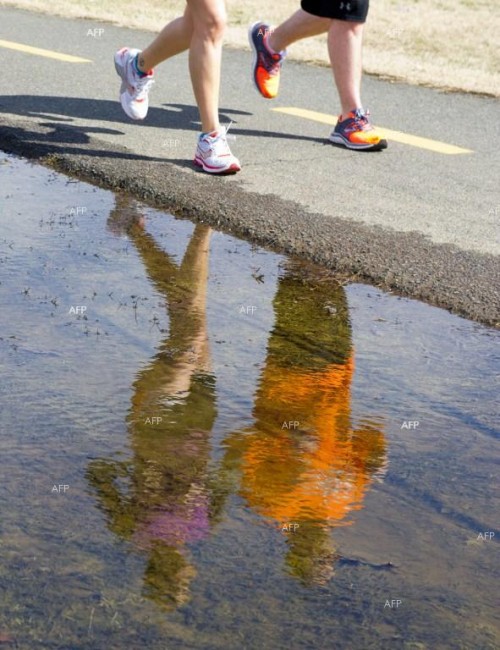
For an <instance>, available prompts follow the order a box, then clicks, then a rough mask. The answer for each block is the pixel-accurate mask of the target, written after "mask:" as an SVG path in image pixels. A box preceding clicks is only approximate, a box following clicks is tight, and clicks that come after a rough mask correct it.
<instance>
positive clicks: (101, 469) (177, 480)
mask: <svg viewBox="0 0 500 650" xmlns="http://www.w3.org/2000/svg"><path fill="white" fill-rule="evenodd" d="M108 226H109V227H110V229H111V230H113V231H114V232H120V231H126V232H127V234H128V236H129V238H130V240H131V241H132V242H133V243H134V245H135V247H136V249H137V251H138V252H139V254H140V256H141V258H142V261H143V263H144V265H145V268H146V271H147V273H148V276H149V278H150V279H151V281H152V282H153V284H154V285H155V287H156V289H157V290H158V292H160V293H161V294H162V295H163V296H164V297H165V299H166V303H167V306H168V313H169V332H168V336H167V338H166V339H165V340H164V341H163V343H162V344H161V345H160V348H159V350H158V352H157V354H156V355H155V356H154V357H153V359H152V360H151V361H150V362H149V364H148V365H147V366H146V367H145V368H143V369H142V370H141V371H140V372H139V373H138V375H137V379H136V381H135V382H134V385H133V397H132V404H131V408H130V411H129V415H128V428H129V431H130V439H131V447H132V451H133V457H132V459H131V460H129V461H116V460H110V459H106V460H103V459H99V460H96V461H94V462H92V463H91V464H90V466H89V468H88V473H87V475H88V480H89V482H90V484H91V485H92V486H93V488H94V489H95V490H96V492H97V495H98V498H99V505H100V507H101V509H102V510H104V512H105V513H106V516H107V521H108V526H109V528H110V530H112V531H113V532H114V533H116V534H117V535H118V536H120V537H122V538H125V539H129V540H131V541H133V542H134V544H136V545H137V546H138V547H139V548H141V549H143V550H144V551H146V552H147V557H148V559H147V565H146V569H145V575H144V585H145V586H144V594H145V595H146V596H147V597H148V598H151V599H152V600H154V601H155V602H156V603H158V604H160V605H162V606H165V607H172V606H174V607H175V606H177V605H180V604H182V603H184V602H186V601H187V600H188V597H189V583H190V581H191V579H192V578H193V576H194V575H195V570H194V567H193V566H192V564H191V563H190V561H189V555H188V553H187V551H186V548H185V547H186V544H187V543H188V542H192V541H195V540H199V539H202V538H204V537H205V536H206V535H207V534H208V531H209V528H210V522H211V518H212V515H214V516H215V514H216V510H217V508H216V507H215V504H214V507H213V508H211V507H210V504H209V499H210V496H209V493H210V491H209V490H208V487H207V482H208V480H209V478H208V471H207V466H208V460H209V456H210V432H211V429H212V427H213V424H214V421H215V417H216V413H217V411H216V398H215V378H214V376H213V374H212V373H211V372H210V351H209V344H208V337H207V328H206V308H205V306H206V305H205V302H206V285H207V276H208V260H209V245H210V235H211V230H210V228H208V227H206V226H203V225H198V226H196V227H195V230H194V232H193V235H192V237H191V240H190V242H189V245H188V247H187V250H186V252H185V255H184V257H183V259H182V262H181V263H180V265H176V264H175V262H174V261H173V260H172V258H171V257H170V256H169V255H168V254H167V253H165V251H163V250H162V249H161V248H160V247H159V246H158V245H157V243H156V242H155V240H154V239H153V237H152V236H151V235H150V234H148V233H147V232H146V231H145V229H144V223H143V219H142V217H141V215H140V213H139V212H138V211H137V208H136V206H135V204H133V203H128V202H127V200H126V199H124V198H119V199H117V204H116V207H115V209H114V211H113V212H112V214H111V215H110V218H109V222H108Z"/></svg>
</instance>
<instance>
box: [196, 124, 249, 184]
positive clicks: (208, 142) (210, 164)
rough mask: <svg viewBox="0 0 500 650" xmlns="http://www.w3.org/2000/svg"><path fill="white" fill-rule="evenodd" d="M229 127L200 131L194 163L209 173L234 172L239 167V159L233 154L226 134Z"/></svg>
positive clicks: (238, 169)
mask: <svg viewBox="0 0 500 650" xmlns="http://www.w3.org/2000/svg"><path fill="white" fill-rule="evenodd" d="M228 130H229V127H227V128H223V129H222V131H218V132H217V131H212V133H205V134H203V133H201V134H200V136H199V137H198V146H197V147H196V153H195V155H194V164H195V165H196V166H197V167H201V168H202V169H203V171H204V172H208V173H209V174H236V172H239V171H240V169H241V165H240V161H239V160H238V158H236V157H235V156H233V154H232V153H231V150H230V149H229V145H228V144H227V140H226V135H227V132H228Z"/></svg>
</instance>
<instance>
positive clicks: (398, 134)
mask: <svg viewBox="0 0 500 650" xmlns="http://www.w3.org/2000/svg"><path fill="white" fill-rule="evenodd" d="M271 110H272V111H276V112H277V113H286V115H294V116H295V117H303V118H305V119H306V120H314V121H315V122H321V123H322V124H329V125H330V126H333V125H334V124H335V123H336V121H337V117H336V116H335V115H328V114H327V113H317V112H316V111H309V110H307V109H306V108H294V107H289V108H285V107H283V108H272V109H271ZM380 130H381V131H382V132H383V133H384V135H385V136H386V137H387V139H388V140H392V141H393V142H401V143H402V144H409V145H411V146H412V147H419V148H420V149H428V150H429V151H434V152H436V153H444V154H448V155H456V154H463V153H473V151H472V150H471V149H463V148H462V147H456V146H455V145H453V144H447V143H446V142H439V140H430V139H429V138H421V137H420V136H418V135H411V134H410V133H403V132H402V131H392V130H391V129H384V128H382V127H380Z"/></svg>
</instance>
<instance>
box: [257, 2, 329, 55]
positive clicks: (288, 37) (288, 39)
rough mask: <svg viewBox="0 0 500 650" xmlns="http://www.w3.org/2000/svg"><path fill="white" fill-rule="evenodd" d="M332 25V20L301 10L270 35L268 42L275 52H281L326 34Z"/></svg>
mask: <svg viewBox="0 0 500 650" xmlns="http://www.w3.org/2000/svg"><path fill="white" fill-rule="evenodd" d="M331 23H332V21H331V19H330V18H320V17H318V16H313V15H312V14H309V13H307V11H303V10H302V9H299V10H298V11H296V12H295V13H294V14H292V15H291V16H290V18H288V19H287V20H285V22H284V23H281V25H279V26H278V27H276V28H275V29H274V30H273V31H272V32H271V33H270V35H269V38H268V41H267V42H268V45H269V47H271V48H272V49H273V50H274V51H275V52H281V51H282V50H285V49H286V48H287V47H288V46H289V45H291V44H292V43H295V41H300V40H301V39H303V38H309V37H310V36H317V35H318V34H324V33H325V32H327V31H328V30H329V28H330V25H331Z"/></svg>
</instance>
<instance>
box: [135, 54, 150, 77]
mask: <svg viewBox="0 0 500 650" xmlns="http://www.w3.org/2000/svg"><path fill="white" fill-rule="evenodd" d="M134 69H135V71H136V72H137V74H138V75H139V76H140V77H147V75H148V74H151V72H152V71H151V70H148V68H147V67H146V65H145V61H144V56H143V54H142V52H138V53H137V54H136V55H135V57H134Z"/></svg>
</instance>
